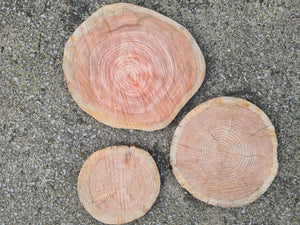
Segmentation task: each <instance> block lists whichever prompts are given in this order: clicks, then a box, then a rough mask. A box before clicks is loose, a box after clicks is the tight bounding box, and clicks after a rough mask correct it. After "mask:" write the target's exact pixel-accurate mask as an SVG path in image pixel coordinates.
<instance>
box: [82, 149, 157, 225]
mask: <svg viewBox="0 0 300 225" xmlns="http://www.w3.org/2000/svg"><path fill="white" fill-rule="evenodd" d="M159 190H160V176H159V172H158V169H157V166H156V164H155V161H154V160H153V158H152V157H151V155H150V154H149V153H148V152H146V151H144V150H142V149H139V148H136V147H133V146H131V147H128V146H112V147H108V148H105V149H102V150H99V151H97V152H95V153H94V154H92V155H91V156H90V157H89V158H88V160H87V161H86V162H85V163H84V165H83V167H82V169H81V172H80V174H79V178H78V195H79V199H80V201H81V202H82V204H83V205H84V207H85V209H86V210H87V211H88V212H89V213H90V214H91V215H92V216H93V217H94V218H95V219H97V220H99V221H101V222H104V223H108V224H123V223H128V222H130V221H133V220H135V219H137V218H139V217H141V216H143V215H144V214H145V213H146V212H147V211H148V210H149V209H150V208H151V206H152V205H153V203H154V202H155V200H156V198H157V196H158V194H159Z"/></svg>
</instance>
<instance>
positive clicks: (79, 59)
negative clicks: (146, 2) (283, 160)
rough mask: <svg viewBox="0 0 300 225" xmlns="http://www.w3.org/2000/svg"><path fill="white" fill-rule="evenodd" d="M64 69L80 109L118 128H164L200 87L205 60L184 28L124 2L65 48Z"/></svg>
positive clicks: (105, 10)
mask: <svg viewBox="0 0 300 225" xmlns="http://www.w3.org/2000/svg"><path fill="white" fill-rule="evenodd" d="M63 71H64V74H65V78H66V81H67V84H68V87H69V90H70V92H71V95H72V96H73V98H74V99H75V101H76V102H77V103H78V105H79V106H80V107H81V108H82V109H83V110H84V111H86V112H87V113H89V114H90V115H91V116H93V117H94V118H96V119H97V120H99V121H100V122H103V123H105V124H107V125H110V126H112V127H116V128H127V129H141V130H148V131H152V130H157V129H161V128H164V127H166V126H167V125H168V124H169V123H170V122H171V121H172V120H173V119H174V117H175V116H176V115H177V113H178V112H179V111H180V109H181V108H182V107H183V106H184V105H185V103H186V102H187V101H188V100H189V99H190V98H191V97H192V96H193V95H194V93H195V92H196V91H197V90H198V89H199V87H200V86H201V84H202V82H203V79H204V76H205V62H204V57H203V55H202V53H201V51H200V49H199V47H198V45H197V43H196V41H195V40H194V38H193V37H192V35H191V34H190V33H189V32H188V31H187V30H186V29H185V28H184V27H183V26H181V25H180V24H178V23H176V22H175V21H173V20H171V19H169V18H167V17H165V16H163V15H161V14H159V13H157V12H154V11H152V10H150V9H146V8H143V7H139V6H135V5H131V4H126V3H119V4H113V5H108V6H104V7H102V8H101V9H99V10H98V11H96V12H95V13H94V14H93V15H92V16H91V17H89V18H88V19H87V20H86V21H85V22H84V23H82V24H81V25H80V26H79V27H78V28H77V29H76V30H75V32H74V33H73V34H72V36H71V37H70V39H69V40H68V41H67V43H66V47H65V52H64V59H63Z"/></svg>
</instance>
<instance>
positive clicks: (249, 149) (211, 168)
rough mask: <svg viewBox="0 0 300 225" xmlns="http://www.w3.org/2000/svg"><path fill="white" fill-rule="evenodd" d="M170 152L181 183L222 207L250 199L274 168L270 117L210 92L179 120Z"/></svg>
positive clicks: (266, 184) (266, 183) (271, 176)
mask: <svg viewBox="0 0 300 225" xmlns="http://www.w3.org/2000/svg"><path fill="white" fill-rule="evenodd" d="M170 154H171V165H172V168H173V172H174V174H175V176H176V178H177V180H178V182H179V183H180V184H181V185H182V187H184V188H185V189H187V190H188V191H189V192H190V193H191V194H192V195H193V196H194V197H196V198H198V199H200V200H202V201H205V202H207V203H210V204H213V205H217V206H221V207H238V206H242V205H245V204H248V203H250V202H253V201H254V200H256V199H257V198H259V197H260V196H261V195H262V194H263V193H264V192H265V191H266V190H267V189H268V187H269V186H270V184H271V182H272V181H273V179H274V177H275V176H276V173H277V169H278V163H277V139H276V134H275V129H274V127H273V125H272V123H271V121H270V120H269V118H268V117H267V116H266V114H265V113H264V112H263V111H262V110H260V109H259V108H258V107H256V106H255V105H253V104H252V103H250V102H248V101H246V100H243V99H240V98H232V97H220V98H215V99H212V100H210V101H207V102H205V103H203V104H200V105H199V106H198V107H196V108H195V109H193V110H192V111H191V112H190V113H188V114H187V116H186V117H185V118H184V119H183V120H182V121H181V122H180V124H179V125H178V127H177V129H176V131H175V134H174V137H173V140H172V144H171V153H170Z"/></svg>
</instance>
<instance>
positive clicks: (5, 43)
mask: <svg viewBox="0 0 300 225" xmlns="http://www.w3.org/2000/svg"><path fill="white" fill-rule="evenodd" d="M114 2H117V1H96V0H90V1H84V0H82V1H75V0H73V1H72V0H64V1H63V0H61V1H54V0H53V1H43V0H39V1H30V0H2V1H0V31H1V32H0V43H1V44H0V45H1V46H0V56H1V61H0V66H1V67H0V68H1V77H0V79H1V83H0V88H1V89H0V94H1V95H0V121H1V125H0V171H1V172H0V223H1V224H99V223H98V222H97V221H95V220H94V219H93V218H92V217H91V216H89V214H88V213H87V212H86V211H85V210H84V208H83V206H82V205H81V204H80V202H79V199H78V197H77V190H76V182H77V177H78V173H79V171H80V168H81V166H82V164H83V162H84V161H85V160H86V159H87V158H88V156H89V155H91V154H92V153H93V152H95V151H96V150H98V149H101V148H104V147H107V146H111V145H119V144H126V145H129V144H133V145H136V146H138V147H141V148H144V149H146V150H148V151H149V152H150V154H151V155H152V156H153V157H154V159H155V160H156V162H157V164H158V167H159V170H160V174H161V179H162V185H161V193H160V195H159V198H158V200H157V201H156V203H155V204H154V206H153V207H152V209H151V210H150V211H149V212H148V213H147V214H146V215H145V216H144V217H142V218H140V219H139V220H137V221H135V222H133V223H132V224H299V223H300V219H299V215H300V205H299V189H300V188H299V176H300V169H299V164H300V159H299V158H300V154H299V147H300V146H299V127H300V124H299V95H300V93H299V83H300V82H299V24H300V23H299V22H300V21H299V12H300V9H299V4H298V5H297V1H289V0H286V1H281V0H276V1H264V0H260V1H244V2H238V1H224V2H221V1H210V0H190V1H186V0H177V1H176V0H161V1H158V0H151V1H146V0H145V1H139V0H133V1H127V2H131V3H135V4H138V5H141V6H145V7H148V8H151V9H154V10H156V11H158V12H160V13H162V14H164V15H166V16H168V17H170V18H172V19H174V20H176V21H178V22H179V23H181V24H182V25H184V26H185V27H187V28H188V29H189V31H190V32H191V33H192V34H193V36H194V37H195V38H196V40H197V42H198V44H199V46H200V48H201V49H202V51H203V53H204V56H205V59H206V63H207V73H206V78H205V81H204V84H203V85H202V87H201V88H200V89H199V91H198V92H197V94H196V95H195V96H194V97H193V98H192V99H191V100H190V101H189V103H188V104H187V105H186V106H185V107H184V108H183V110H182V111H181V112H180V114H179V115H178V116H177V117H176V119H175V120H174V121H173V122H172V123H171V124H170V125H169V126H168V127H167V128H165V129H163V130H159V131H156V132H141V131H130V130H119V129H112V128H110V127H108V126H105V125H103V124H101V123H99V122H97V121H96V120H95V119H93V118H92V117H90V116H89V115H87V114H86V113H84V112H83V111H82V110H81V109H80V108H79V107H78V106H77V104H76V103H75V102H74V100H73V99H72V98H71V96H70V94H69V92H68V89H67V86H66V82H65V80H64V76H63V73H62V56H63V50H64V44H65V42H66V41H67V39H68V38H69V36H70V35H71V34H72V32H73V31H74V29H75V28H76V27H77V26H78V25H80V23H81V22H83V21H84V20H85V19H86V18H87V17H88V16H89V15H91V14H92V13H93V12H94V11H96V9H98V8H99V7H101V6H102V5H105V4H109V3H114ZM298 3H299V2H298ZM297 66H298V68H297ZM222 95H229V96H236V97H241V98H244V99H247V100H249V101H251V102H253V103H254V104H256V105H257V106H259V107H260V108H261V109H262V110H264V111H265V112H266V114H267V115H268V116H269V117H270V119H271V121H272V122H273V123H274V125H275V127H276V131H277V134H278V141H279V147H278V159H279V165H280V167H279V172H278V176H277V177H276V178H275V180H274V182H273V183H272V185H271V187H270V188H269V189H268V191H267V192H266V193H265V194H264V195H263V196H262V197H261V198H260V199H258V200H257V201H255V202H254V203H252V204H250V205H248V206H245V207H241V208H233V209H222V208H219V207H214V206H211V205H208V204H206V203H204V202H201V201H198V200H196V199H194V198H193V197H192V196H191V195H190V194H188V193H187V192H186V191H184V190H183V189H182V188H181V187H180V185H179V184H178V183H177V181H176V179H175V177H174V176H173V174H172V171H171V168H170V164H169V145H170V141H171V138H172V135H173V132H174V130H175V128H176V126H177V124H178V123H179V121H180V120H181V119H182V118H183V116H184V115H186V114H187V112H188V111H189V110H191V109H192V108H194V107H195V106H196V105H198V104H199V103H201V102H203V101H206V100H208V99H210V98H213V97H217V96H222Z"/></svg>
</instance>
